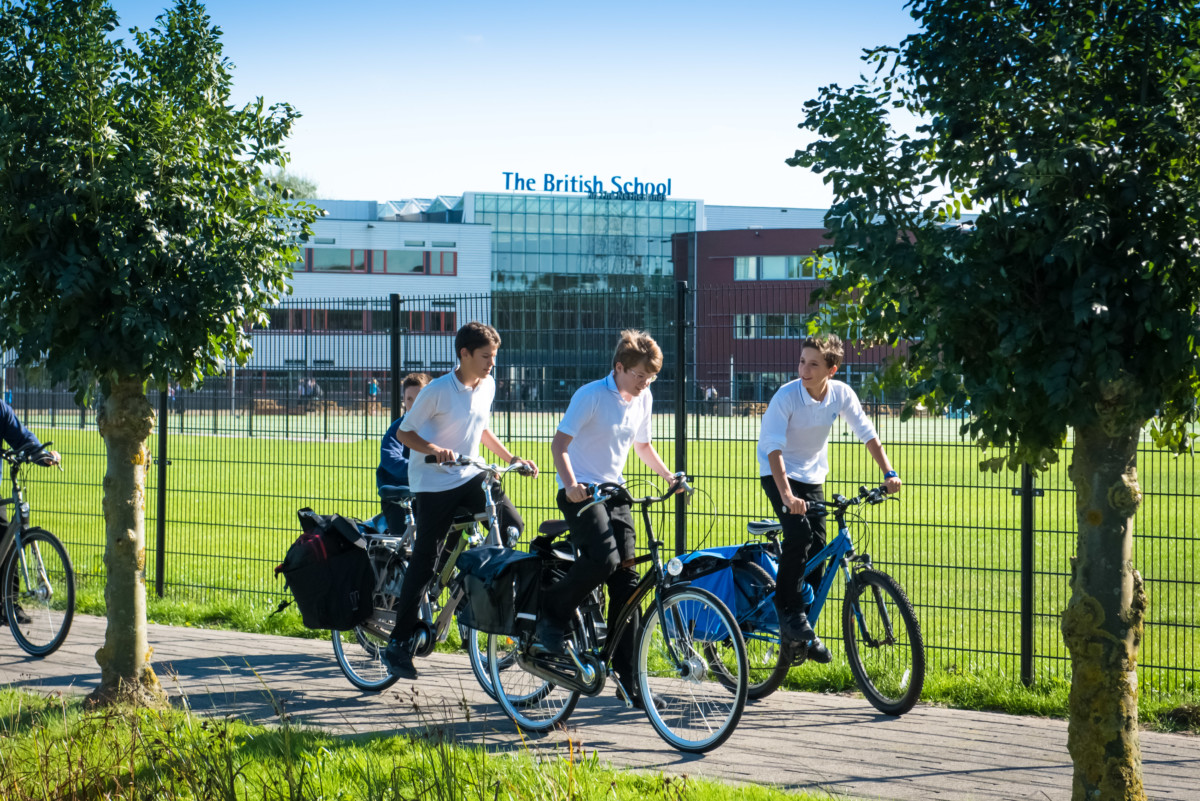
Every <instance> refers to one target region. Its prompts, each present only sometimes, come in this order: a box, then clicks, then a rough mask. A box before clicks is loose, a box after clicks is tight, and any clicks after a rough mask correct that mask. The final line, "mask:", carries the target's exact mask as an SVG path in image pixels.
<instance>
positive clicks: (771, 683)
mask: <svg viewBox="0 0 1200 801" xmlns="http://www.w3.org/2000/svg"><path fill="white" fill-rule="evenodd" d="M733 571H734V573H737V572H738V571H741V572H743V573H745V574H746V577H745V581H746V582H748V583H746V584H742V583H739V582H738V580H737V579H736V577H735V579H734V586H737V587H740V586H751V587H766V586H773V585H774V584H775V582H774V580H772V578H771V576H770V574H769V573H767V571H766V570H764V569H763V567H762V565H756V564H754V563H753V562H739V563H737V564H734V565H733ZM738 625H740V626H741V629H742V639H743V640H744V641H745V643H746V666H747V675H746V677H747V685H746V698H747V699H748V700H750V701H758V700H760V699H762V698H766V697H767V696H768V695H770V694H771V693H773V692H775V691H776V690H778V689H779V685H781V684H783V680H784V679H785V678H787V674H788V671H789V670H791V669H792V659H793V653H792V651H791V649H790V648H784V647H783V642H782V641H781V640H780V638H779V629H778V627H776V628H775V629H773V630H772V629H767V628H762V627H760V626H756V627H754V631H747V628H748V626H747V624H746V621H745V620H738ZM711 648H712V646H711V645H706V646H705V649H706V651H705V656H706V657H708V659H709V662H710V664H714V665H715V667H714V669H715V670H719V666H720V662H719V661H718V660H716V659H714V654H712V653H709V650H710V649H711ZM717 678H718V679H719V680H720V681H721V682H722V683H723V684H724V685H725V686H726V687H729V688H731V689H732V688H733V687H734V681H733V677H732V676H729V675H728V674H726V673H724V672H718V673H717Z"/></svg>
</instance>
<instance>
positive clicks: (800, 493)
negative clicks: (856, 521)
mask: <svg viewBox="0 0 1200 801" xmlns="http://www.w3.org/2000/svg"><path fill="white" fill-rule="evenodd" d="M843 354H844V351H843V348H842V340H841V339H840V338H838V337H837V336H836V335H834V334H829V335H827V336H823V337H808V338H806V339H805V340H804V342H803V343H802V344H801V349H800V364H799V369H798V372H799V378H798V379H796V380H794V381H790V382H788V383H786V384H784V385H783V386H782V387H780V388H779V389H778V390H777V391H776V392H775V395H774V397H772V398H771V402H770V404H769V405H768V406H767V411H766V413H764V414H763V417H762V427H761V429H760V431H759V436H758V466H759V474H760V476H761V478H760V481H761V483H762V488H763V492H765V493H766V496H767V499H768V500H769V501H770V502H771V508H772V509H774V510H775V511H776V512H777V513H778V515H779V523H780V526H781V527H782V528H783V538H782V542H781V543H780V545H781V547H782V553H781V555H780V559H779V572H778V575H777V576H776V579H775V610H776V612H777V613H778V615H779V628H780V634H781V635H782V639H783V641H784V642H785V643H787V644H789V645H792V646H800V645H804V644H807V648H808V658H809V659H811V660H813V661H814V662H820V663H827V662H829V661H830V660H831V659H832V658H833V657H832V655H831V654H830V653H829V649H828V648H827V647H826V646H825V644H824V643H822V642H821V640H820V639H819V638H818V637H817V636H816V633H815V632H814V631H813V628H812V625H811V624H810V623H809V620H808V614H807V612H808V610H807V608H806V607H805V604H804V600H803V599H804V593H803V586H802V584H801V582H802V580H803V577H804V570H805V566H806V564H807V562H808V560H809V559H811V558H812V557H813V556H815V555H816V554H817V553H819V552H820V550H821V549H822V548H824V547H825V517H824V515H823V514H811V515H810V514H808V510H809V506H810V505H811V504H814V503H818V504H824V502H825V493H824V491H823V489H822V484H823V482H824V481H825V477H826V476H827V475H828V474H829V455H828V451H829V434H830V431H831V430H832V429H833V424H834V422H835V421H836V420H837V418H838V417H839V416H840V417H841V418H842V419H843V420H844V421H846V424H847V425H849V426H850V429H851V430H852V431H853V432H854V434H855V435H856V436H857V437H858V438H859V440H861V441H862V443H863V444H864V445H866V447H867V452H868V453H870V454H871V458H872V459H874V460H875V463H876V464H877V465H878V466H879V469H880V470H881V471H882V472H883V478H884V484H885V486H886V487H887V491H888V492H889V493H895V492H899V491H900V487H901V481H900V476H899V475H898V474H897V473H896V471H895V470H894V469H892V465H891V462H890V461H888V457H887V454H886V453H885V452H884V450H883V445H882V444H881V443H880V441H879V435H878V434H877V433H876V432H875V426H873V425H872V424H871V420H870V418H868V417H867V415H866V413H865V412H864V411H863V408H862V404H861V403H860V402H859V400H858V395H857V394H856V393H855V392H854V390H853V389H852V388H851V387H850V385H849V384H847V383H845V382H844V381H835V380H833V376H834V375H835V374H836V373H837V371H838V368H839V367H840V366H841V363H842V357H843ZM823 572H824V571H823V569H822V568H820V567H818V568H817V569H816V570H815V571H814V572H813V573H812V574H810V575H809V576H808V582H809V584H811V585H812V587H813V589H814V590H815V589H816V588H817V587H819V585H820V583H821V577H822V574H823Z"/></svg>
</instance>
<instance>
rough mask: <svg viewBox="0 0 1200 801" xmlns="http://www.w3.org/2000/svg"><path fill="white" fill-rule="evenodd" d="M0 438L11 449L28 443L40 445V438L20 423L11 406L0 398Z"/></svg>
mask: <svg viewBox="0 0 1200 801" xmlns="http://www.w3.org/2000/svg"><path fill="white" fill-rule="evenodd" d="M0 439H2V440H4V441H5V442H7V443H8V447H10V448H12V449H13V450H17V449H18V448H22V447H24V446H26V445H29V444H31V443H32V444H34V445H41V444H42V443H41V440H39V439H38V438H37V437H35V436H34V435H33V432H32V431H30V430H29V429H28V428H26V427H25V426H23V425H22V424H21V421H20V420H19V419H18V418H17V413H16V412H14V411H13V407H11V406H9V405H8V404H7V403H5V402H4V401H2V400H0Z"/></svg>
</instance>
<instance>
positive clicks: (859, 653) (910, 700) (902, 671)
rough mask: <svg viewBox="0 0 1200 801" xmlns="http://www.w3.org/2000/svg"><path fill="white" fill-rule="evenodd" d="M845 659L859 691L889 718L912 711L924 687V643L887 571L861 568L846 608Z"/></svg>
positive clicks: (848, 593)
mask: <svg viewBox="0 0 1200 801" xmlns="http://www.w3.org/2000/svg"><path fill="white" fill-rule="evenodd" d="M842 635H843V636H844V637H845V639H846V658H847V659H848V660H849V662H850V671H851V672H852V673H853V674H854V680H855V681H856V682H858V686H859V689H861V690H862V692H863V695H865V696H866V697H867V700H868V701H870V702H871V705H872V706H874V707H875V708H876V709H878V710H879V711H880V712H883V713H885V714H888V715H903V714H904V713H905V712H907V711H908V710H910V709H912V708H913V705H914V704H916V703H917V698H919V697H920V695H921V688H922V687H923V686H924V684H925V642H924V640H923V639H922V638H921V627H920V626H919V625H918V624H917V616H916V614H915V613H914V612H913V608H912V604H911V603H909V600H908V598H907V596H905V594H904V590H902V589H900V585H899V584H897V583H896V582H895V580H894V579H893V578H892V577H891V576H889V575H887V574H886V573H880V572H879V571H878V570H862V571H859V572H858V573H856V574H855V575H854V579H853V580H852V581H851V582H850V585H849V586H848V587H847V588H846V598H845V601H844V603H843V605H842Z"/></svg>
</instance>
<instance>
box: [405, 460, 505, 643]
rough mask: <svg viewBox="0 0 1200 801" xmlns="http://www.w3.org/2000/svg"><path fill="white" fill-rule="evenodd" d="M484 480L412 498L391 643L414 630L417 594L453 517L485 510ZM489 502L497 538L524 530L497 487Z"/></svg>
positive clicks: (479, 478)
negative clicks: (408, 550)
mask: <svg viewBox="0 0 1200 801" xmlns="http://www.w3.org/2000/svg"><path fill="white" fill-rule="evenodd" d="M485 480H487V474H486V473H480V474H479V475H477V476H473V477H472V478H471V479H470V480H468V481H466V482H464V483H462V484H459V485H458V486H457V487H454V488H453V489H448V490H443V491H442V492H418V493H416V494H415V498H414V500H413V518H414V522H415V525H416V527H417V536H416V541H415V542H414V543H413V554H412V559H411V560H410V561H409V563H408V570H407V571H406V572H405V574H404V584H403V585H401V587H400V595H399V597H398V598H397V599H396V627H395V628H394V629H392V639H393V640H403V639H408V637H410V636H411V635H412V633H413V629H415V628H416V626H417V619H418V612H419V610H420V603H421V593H422V591H423V590H424V589H425V585H426V584H428V583H429V579H431V578H433V568H434V565H435V563H436V562H437V556H438V554H439V553H441V552H442V549H443V548H444V547H445V545H446V535H447V534H448V533H449V532H448V531H447V529H449V528H450V523H451V522H452V521H453V520H454V517H455V515H456V514H478V513H479V512H482V511H483V510H484V509H485V508H486V506H487V498H486V496H485V495H484V493H483V482H484V481H485ZM492 500H494V501H495V502H496V517H497V522H498V523H499V524H500V536H501V537H503V536H504V532H506V531H508V527H509V526H516V527H517V530H518V531H524V530H525V521H523V520H522V519H521V515H520V514H519V513H518V512H517V507H515V506H513V503H512V501H510V500H509V499H508V496H506V495H505V494H504V489H503V488H502V487H501V486H500V485H499V484H493V485H492ZM389 525H390V521H389Z"/></svg>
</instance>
